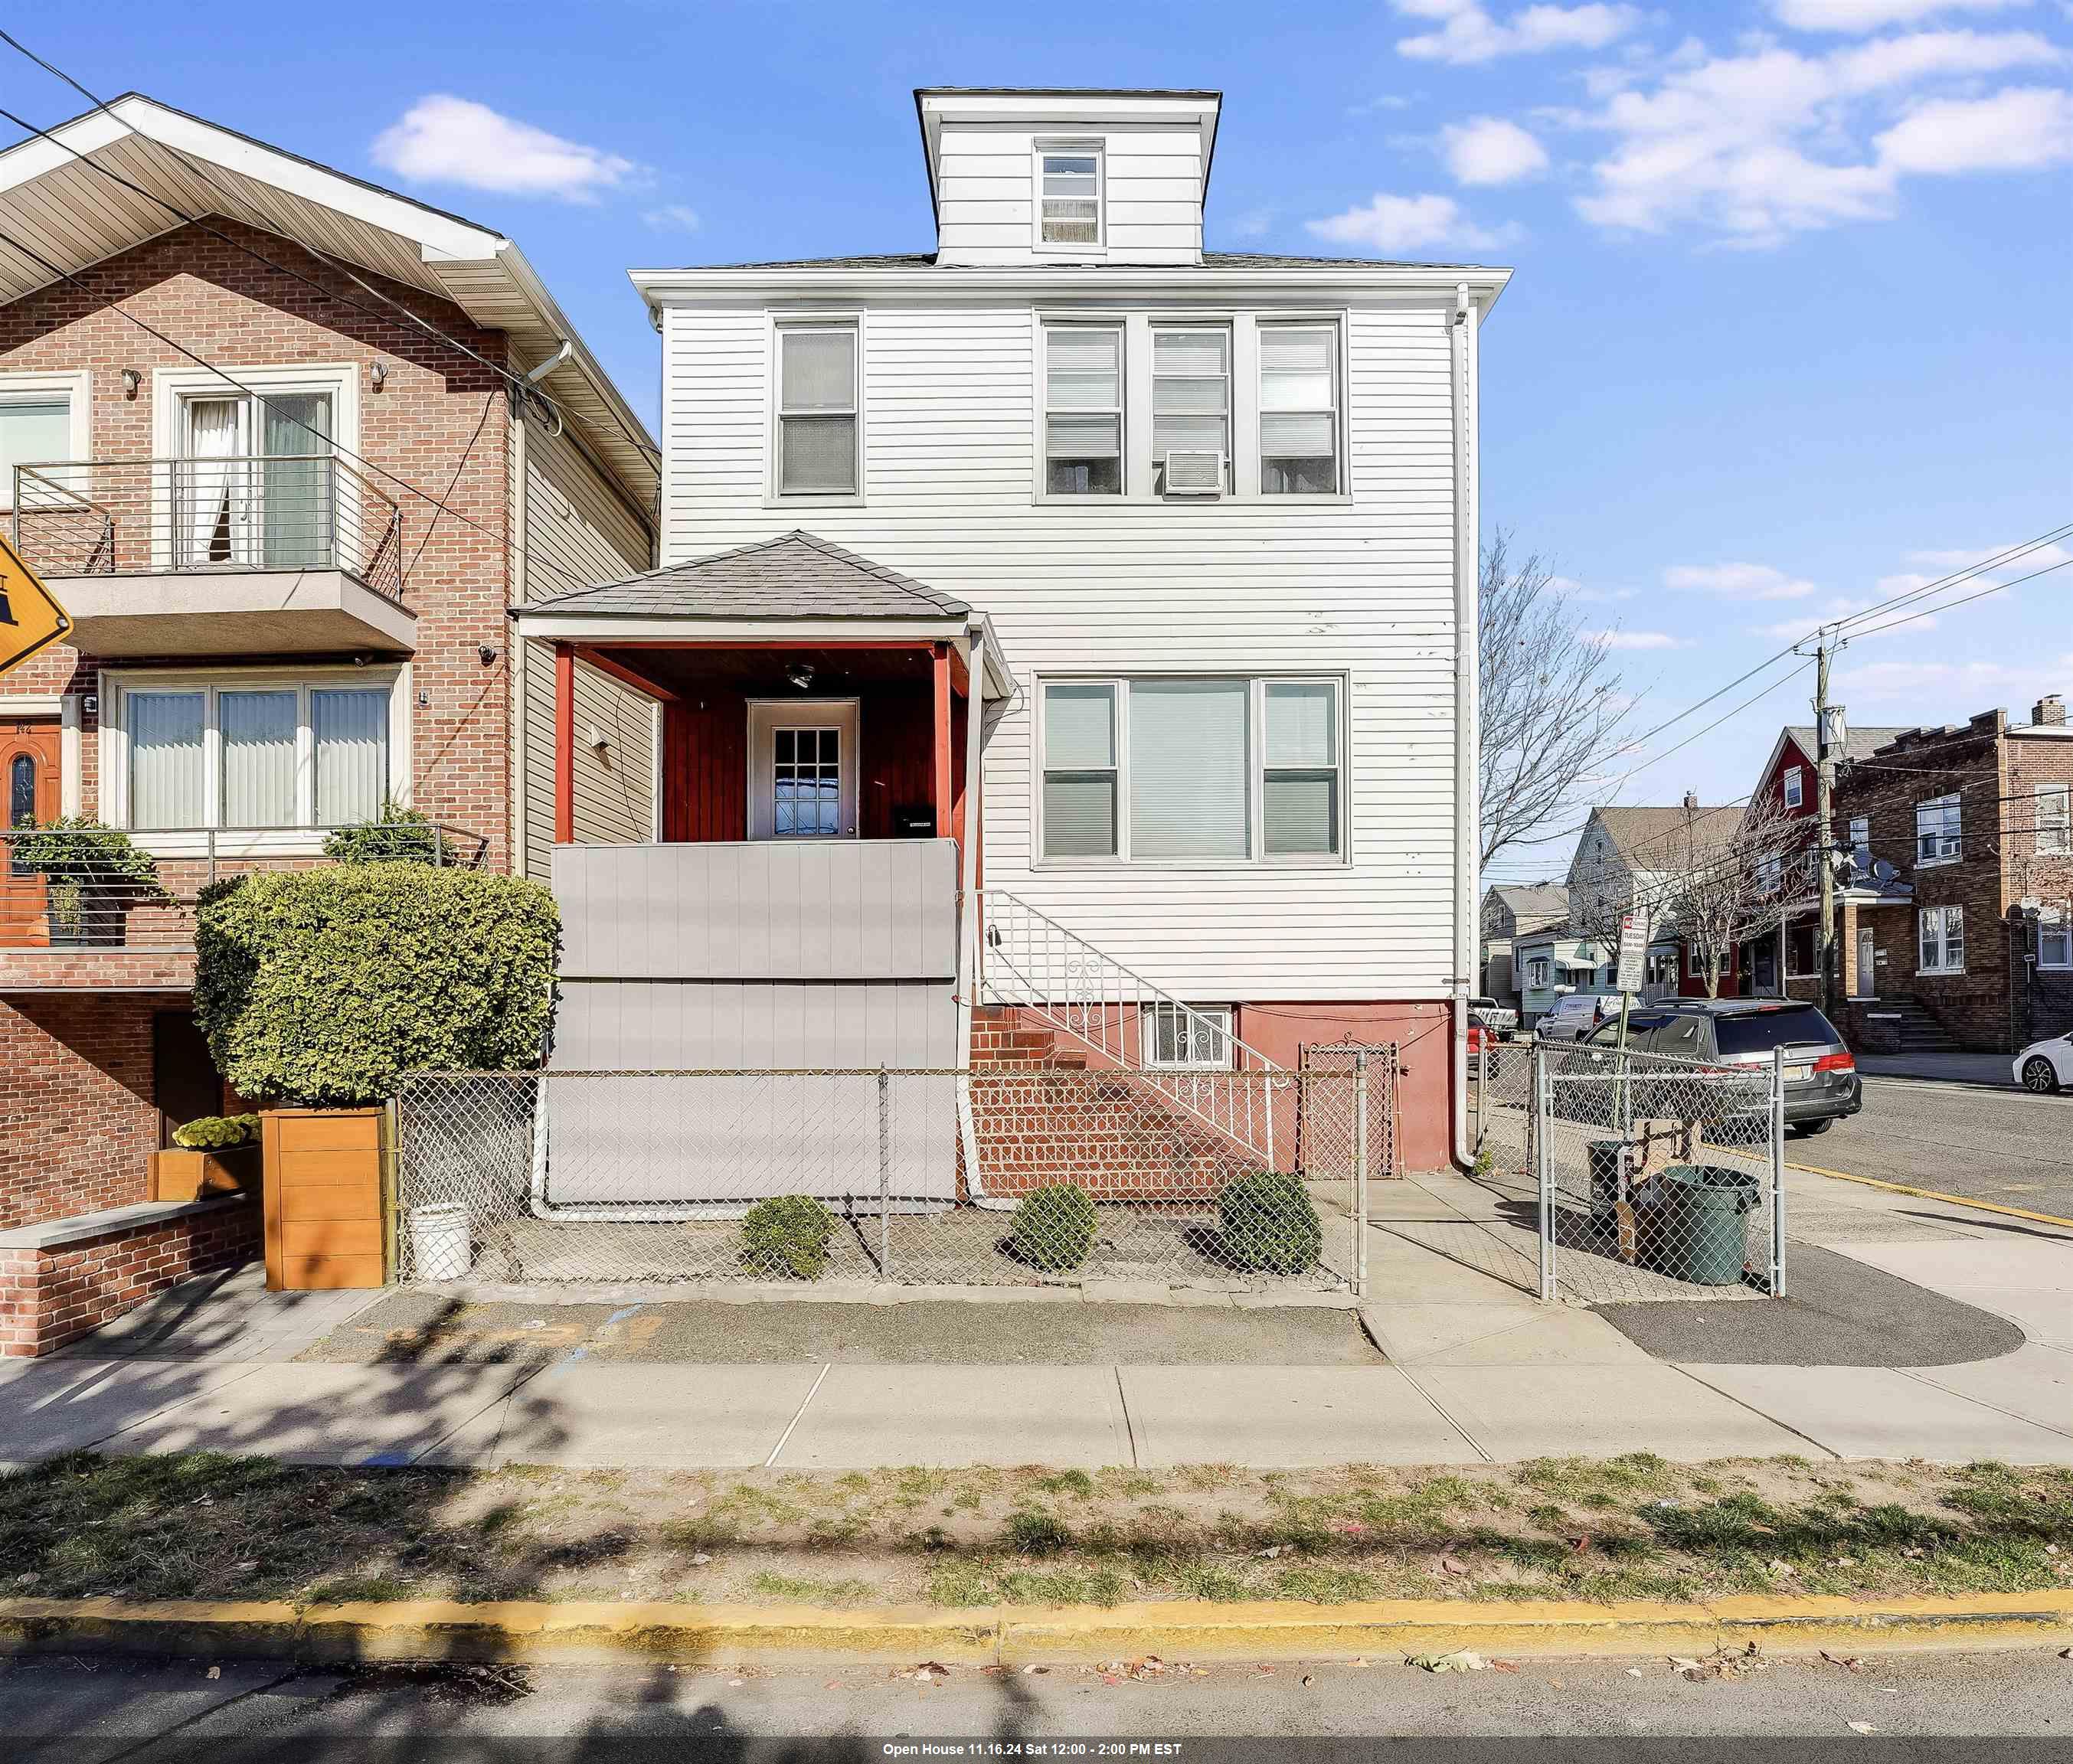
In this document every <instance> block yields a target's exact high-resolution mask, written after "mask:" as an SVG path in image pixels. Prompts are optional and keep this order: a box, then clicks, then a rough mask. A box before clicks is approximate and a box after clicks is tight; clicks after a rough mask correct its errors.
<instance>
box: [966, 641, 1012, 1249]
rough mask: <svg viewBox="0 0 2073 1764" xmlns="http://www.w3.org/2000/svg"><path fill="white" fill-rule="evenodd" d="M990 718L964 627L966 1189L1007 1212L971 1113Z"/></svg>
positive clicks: (981, 673) (979, 652)
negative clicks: (982, 778) (982, 751)
mask: <svg viewBox="0 0 2073 1764" xmlns="http://www.w3.org/2000/svg"><path fill="white" fill-rule="evenodd" d="M985 721H986V627H984V626H983V625H982V624H981V623H979V621H978V620H977V619H974V620H973V621H972V623H971V624H969V625H967V626H966V627H965V837H963V839H962V840H961V841H959V842H958V905H959V907H960V909H961V910H960V911H959V914H958V1145H959V1146H960V1148H961V1149H962V1151H963V1153H964V1165H965V1188H966V1191H967V1192H968V1193H969V1194H970V1195H971V1202H972V1204H973V1205H974V1206H975V1207H983V1208H985V1209H986V1210H987V1211H989V1212H996V1213H999V1212H1007V1211H1011V1210H1012V1208H1013V1207H1014V1205H1015V1203H1014V1202H1012V1201H1008V1200H999V1199H994V1198H992V1197H991V1196H989V1195H987V1192H986V1187H985V1184H984V1182H983V1180H982V1179H981V1178H980V1175H979V1127H978V1124H977V1123H976V1122H975V1120H973V1118H972V1100H971V1040H972V1008H973V1006H974V1005H976V1004H977V1003H978V1002H979V976H980V965H979V964H980V960H981V956H982V951H981V948H980V944H979V735H980V732H981V728H982V726H983V724H984V722H985Z"/></svg>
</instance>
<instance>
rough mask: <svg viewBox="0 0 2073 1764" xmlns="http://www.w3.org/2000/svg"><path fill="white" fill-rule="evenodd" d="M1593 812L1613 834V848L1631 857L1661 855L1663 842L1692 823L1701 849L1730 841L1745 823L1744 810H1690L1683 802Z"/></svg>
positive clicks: (1624, 805)
mask: <svg viewBox="0 0 2073 1764" xmlns="http://www.w3.org/2000/svg"><path fill="white" fill-rule="evenodd" d="M1591 812H1592V813H1593V814H1594V815H1596V816H1597V818H1598V821H1599V824H1601V826H1603V827H1604V829H1605V832H1606V833H1607V834H1609V836H1610V837H1611V839H1612V842H1613V849H1616V850H1617V851H1618V853H1620V855H1621V856H1622V857H1626V858H1628V859H1632V858H1634V857H1651V856H1654V855H1657V854H1658V850H1659V848H1660V847H1662V846H1663V841H1667V840H1669V839H1670V838H1671V837H1672V836H1675V837H1677V838H1678V839H1679V840H1681V839H1682V838H1683V837H1684V833H1685V830H1686V829H1687V827H1689V829H1691V832H1692V834H1693V836H1694V839H1695V843H1696V845H1697V846H1698V848H1699V849H1700V850H1701V851H1708V850H1711V849H1713V848H1714V847H1716V846H1718V845H1725V844H1726V843H1727V841H1729V839H1731V838H1733V837H1734V834H1735V832H1736V829H1738V828H1739V827H1740V826H1741V824H1742V812H1741V809H1739V808H1700V809H1697V810H1692V811H1688V810H1687V809H1685V808H1684V807H1683V806H1682V805H1681V804H1674V805H1672V806H1671V807H1668V808H1654V807H1651V806H1646V805H1642V804H1627V803H1613V804H1607V805H1605V807H1603V808H1594V809H1593V810H1592V811H1591ZM1646 867H1647V866H1646V864H1645V863H1644V864H1643V866H1642V868H1644V869H1646Z"/></svg>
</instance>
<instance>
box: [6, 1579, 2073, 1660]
mask: <svg viewBox="0 0 2073 1764" xmlns="http://www.w3.org/2000/svg"><path fill="white" fill-rule="evenodd" d="M2068 1639H2073V1591H2054V1592H2044V1593H1989V1594H1981V1595H1979V1596H1977V1597H1968V1598H1892V1599H1868V1600H1854V1599H1847V1598H1813V1597H1807V1598H1786V1597H1768V1596H1751V1597H1730V1598H1721V1599H1717V1600H1713V1601H1711V1602H1694V1603H1689V1604H1673V1603H1653V1602H1645V1601H1636V1602H1630V1603H1626V1604H1619V1605H1592V1604H1585V1603H1581V1602H1560V1601H1552V1600H1551V1601H1544V1602H1516V1603H1515V1602H1510V1601H1504V1602H1497V1601H1475V1600H1466V1599H1383V1600H1374V1601H1368V1602H1360V1603H1354V1604H1346V1605H1309V1604H1300V1603H1297V1602H1293V1601H1255V1602H1245V1603H1234V1604H1228V1605H1219V1604H1212V1603H1209V1602H1189V1601H1173V1602H1163V1603H1147V1604H1138V1605H1118V1606H1110V1607H1100V1606H1041V1605H1028V1606H1014V1605H1003V1606H985V1607H981V1608H978V1609H974V1610H960V1611H943V1610H937V1609H935V1608H934V1607H933V1606H875V1607H869V1608H866V1609H863V1610H849V1611H844V1610H825V1609H822V1608H820V1607H818V1606H774V1605H773V1606H748V1605H694V1604H671V1603H661V1602H658V1603H643V1604H632V1603H628V1604H619V1603H610V1604H608V1603H604V1602H581V1601H568V1602H551V1603H550V1602H512V1603H508V1604H488V1603H484V1604H463V1603H460V1602H449V1601H445V1600H422V1601H418V1600H398V1601H395V1602H370V1603H361V1604H337V1605H311V1606H295V1605H291V1604H287V1603H261V1602H253V1603H235V1602H220V1603H217V1602H201V1601H194V1602H190V1601H183V1600H147V1601H139V1602H134V1603H130V1602H124V1601H122V1600H119V1599H30V1598H23V1599H8V1600H0V1655H6V1654H31V1653H47V1652H53V1651H63V1652H70V1653H117V1654H155V1655H166V1654H175V1655H200V1656H202V1657H204V1658H223V1659H228V1658H238V1657H254V1658H273V1659H282V1658H286V1659H303V1660H311V1661H324V1662H331V1663H336V1662H340V1661H349V1660H426V1659H436V1660H535V1661H546V1660H554V1661H563V1662H570V1663H575V1662H581V1661H589V1660H610V1659H626V1658H628V1657H629V1656H632V1657H636V1658H640V1659H664V1660H674V1661H682V1662H699V1661H711V1660H724V1661H729V1662H732V1661H742V1660H749V1659H758V1658H779V1659H785V1658H790V1659H799V1658H802V1657H812V1656H818V1655H828V1656H839V1657H841V1658H843V1659H859V1658H865V1659H893V1660H905V1661H914V1660H925V1659H926V1660H941V1661H944V1662H946V1663H958V1664H963V1665H995V1664H1000V1665H1019V1664H1022V1663H1028V1662H1032V1661H1045V1662H1053V1663H1076V1662H1077V1663H1102V1662H1106V1661H1108V1660H1112V1659H1127V1658H1131V1657H1133V1656H1135V1655H1144V1654H1159V1655H1164V1656H1166V1657H1167V1658H1169V1659H1214V1658H1218V1657H1223V1658H1237V1659H1333V1658H1349V1657H1351V1656H1353V1655H1381V1656H1385V1657H1386V1656H1387V1655H1391V1654H1399V1655H1400V1654H1405V1653H1420V1652H1426V1651H1442V1652H1444V1651H1451V1650H1453V1649H1455V1648H1464V1647H1466V1648H1474V1649H1476V1650H1477V1651H1479V1652H1482V1653H1486V1654H1494V1655H1580V1654H1589V1655H1635V1654H1654V1653H1663V1652H1677V1653H1687V1654H1688V1653H1692V1652H1694V1651H1698V1652H1704V1651H1708V1650H1710V1649H1712V1648H1714V1647H1721V1646H1728V1647H1738V1646H1741V1644H1742V1643H1745V1642H1747V1641H1751V1640H1754V1641H1757V1642H1759V1643H1761V1644H1762V1646H1763V1647H1766V1649H1767V1650H1769V1651H1773V1652H1789V1651H1800V1650H1810V1649H1813V1648H1816V1647H1836V1646H1840V1647H1847V1648H1848V1649H1850V1650H1851V1651H1855V1652H1860V1653H1861V1652H1864V1651H1867V1650H1869V1649H1876V1648H1906V1647H1915V1648H1921V1647H1952V1646H1963V1647H1988V1646H1993V1645H1997V1644H2014V1643H2043V1642H2052V1643H2062V1644H2063V1643H2065V1642H2066V1641H2067V1640H2068Z"/></svg>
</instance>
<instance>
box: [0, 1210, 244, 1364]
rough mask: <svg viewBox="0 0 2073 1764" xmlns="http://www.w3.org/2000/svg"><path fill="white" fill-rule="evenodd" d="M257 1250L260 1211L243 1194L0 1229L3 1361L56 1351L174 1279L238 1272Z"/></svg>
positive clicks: (0, 1304)
mask: <svg viewBox="0 0 2073 1764" xmlns="http://www.w3.org/2000/svg"><path fill="white" fill-rule="evenodd" d="M258 1250H259V1208H258V1205H257V1204H256V1203H254V1201H253V1199H250V1198H249V1197H247V1196H245V1195H225V1196H223V1197H222V1198H220V1199H213V1200H198V1201H155V1202H150V1203H146V1204H144V1205H142V1206H139V1207H111V1208H109V1210H108V1211H105V1212H98V1213H82V1214H80V1215H78V1216H77V1217H76V1218H73V1219H52V1220H50V1221H48V1222H47V1223H44V1224H41V1225H23V1226H18V1227H16V1228H15V1229H14V1230H12V1231H7V1232H0V1357H4V1358H10V1359H34V1358H35V1357H36V1356H37V1355H41V1354H48V1353H52V1352H53V1351H56V1349H58V1348H60V1347H64V1345H65V1343H68V1342H71V1341H76V1340H77V1339H78V1338H80V1336H82V1335H84V1334H89V1332H90V1331H92V1330H97V1329H98V1328H100V1327H101V1325H102V1324H103V1323H106V1322H113V1320H114V1319H115V1318H117V1317H120V1316H121V1315H122V1314H123V1313H124V1312H125V1311H129V1310H134V1309H135V1308H136V1307H137V1306H139V1305H141V1304H142V1303H143V1302H144V1301H145V1300H146V1299H147V1298H149V1297H151V1296H152V1294H153V1293H159V1292H162V1291H163V1290H164V1289H166V1288H167V1287H168V1286H170V1285H172V1284H173V1283H174V1282H175V1281H180V1280H185V1279H186V1278H187V1277H188V1275H190V1274H204V1273H212V1272H213V1271H214V1270H216V1269H221V1268H234V1267H236V1266H237V1264H239V1263H240V1262H244V1261H249V1260H250V1259H251V1258H252V1257H253V1256H255V1255H257V1254H258Z"/></svg>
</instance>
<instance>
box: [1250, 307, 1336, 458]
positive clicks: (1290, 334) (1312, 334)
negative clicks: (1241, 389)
mask: <svg viewBox="0 0 2073 1764" xmlns="http://www.w3.org/2000/svg"><path fill="white" fill-rule="evenodd" d="M1338 356H1339V334H1338V329H1337V327H1336V326H1333V325H1287V324H1276V325H1262V326H1261V327H1259V491H1260V494H1261V495H1263V496H1300V495H1337V494H1338V491H1339V479H1340V471H1339V365H1338Z"/></svg>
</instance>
